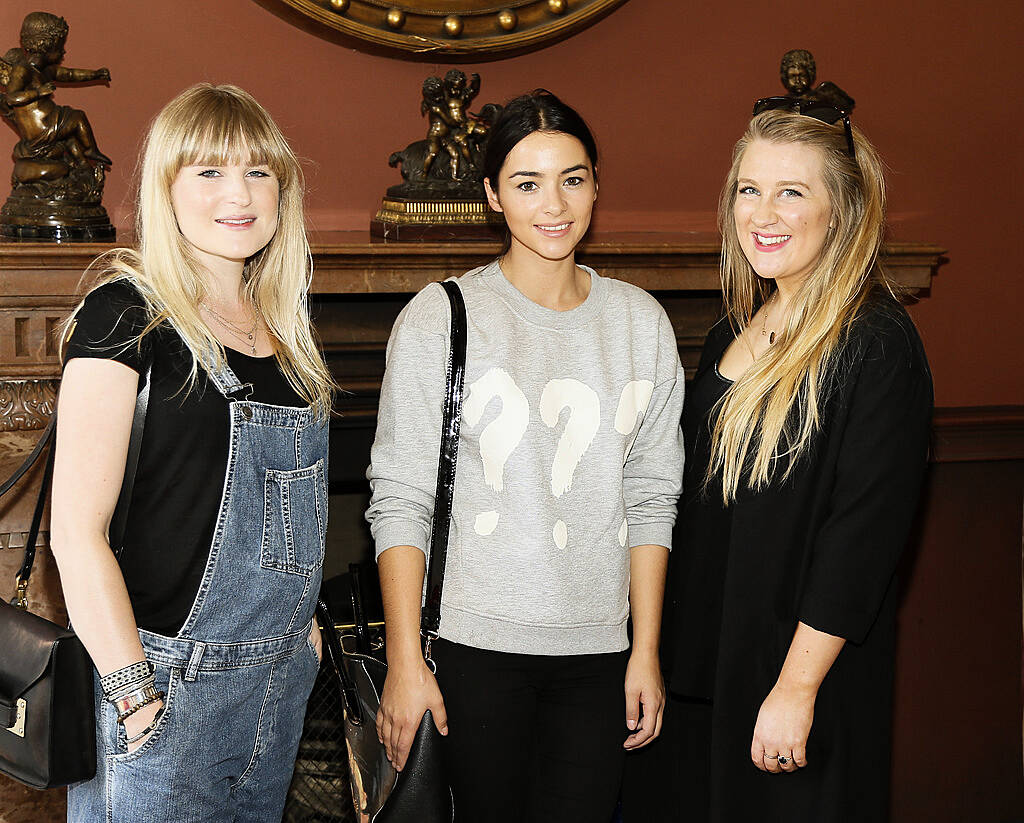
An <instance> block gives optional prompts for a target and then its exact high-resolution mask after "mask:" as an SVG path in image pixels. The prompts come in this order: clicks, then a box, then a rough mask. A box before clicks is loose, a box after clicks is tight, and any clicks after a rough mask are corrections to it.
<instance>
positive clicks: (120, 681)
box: [100, 660, 153, 697]
mask: <svg viewBox="0 0 1024 823" xmlns="http://www.w3.org/2000/svg"><path fill="white" fill-rule="evenodd" d="M152 675H153V666H152V665H151V664H150V662H149V661H148V660H140V661H139V662H138V663H132V664H131V665H130V666H125V667H124V668H121V669H118V670H117V671H116V672H111V673H110V674H106V675H104V676H103V677H101V678H100V687H101V688H102V689H103V693H104V694H105V695H107V696H108V697H109V696H110V695H112V694H114V693H115V692H121V691H124V689H125V688H126V687H128V686H132V685H134V684H136V683H141V682H142V681H144V680H145V679H146V678H148V677H151V676H152Z"/></svg>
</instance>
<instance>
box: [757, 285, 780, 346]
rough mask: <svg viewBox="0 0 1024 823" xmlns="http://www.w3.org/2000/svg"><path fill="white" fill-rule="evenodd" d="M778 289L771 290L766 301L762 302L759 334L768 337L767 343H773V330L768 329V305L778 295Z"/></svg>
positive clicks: (770, 344)
mask: <svg viewBox="0 0 1024 823" xmlns="http://www.w3.org/2000/svg"><path fill="white" fill-rule="evenodd" d="M778 294H779V293H778V291H774V292H772V296H771V297H769V298H768V301H767V302H766V303H765V304H764V318H763V319H762V321H761V336H762V337H767V338H768V345H769V346H774V345H775V331H774V330H773V331H771V332H769V331H768V307H769V306H770V305H771V304H772V303H774V302H775V298H776V297H777V296H778Z"/></svg>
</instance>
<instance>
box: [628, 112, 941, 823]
mask: <svg viewBox="0 0 1024 823" xmlns="http://www.w3.org/2000/svg"><path fill="white" fill-rule="evenodd" d="M821 114H822V112H821V111H820V110H819V109H816V110H815V112H814V115H813V116H808V114H801V113H797V112H793V111H789V110H766V111H763V112H762V113H760V114H758V115H757V116H755V117H754V119H753V120H752V121H751V122H750V125H749V126H748V128H747V131H746V133H745V134H744V136H743V137H742V139H741V140H740V141H739V143H737V145H736V149H735V152H734V154H733V164H732V168H731V169H730V171H729V175H728V177H727V179H726V183H725V186H724V189H723V193H722V198H721V204H720V212H719V214H720V225H721V231H722V236H723V251H722V281H723V283H722V285H723V292H724V298H725V308H726V316H725V317H724V318H723V319H722V320H721V321H720V322H719V323H718V324H717V325H716V326H715V327H714V328H712V329H711V331H710V333H709V334H708V337H707V341H706V343H705V347H704V352H703V355H702V358H701V362H700V366H699V368H698V371H697V375H696V378H695V380H694V382H693V385H692V387H691V389H690V391H689V392H688V396H687V401H686V408H685V411H684V414H683V431H684V437H685V440H686V444H687V463H686V466H687V469H686V480H685V484H684V485H685V491H684V498H683V501H681V502H682V504H683V505H681V515H680V526H679V529H680V531H679V532H678V533H677V537H676V540H677V545H678V546H679V548H678V549H677V553H676V554H675V555H674V556H673V561H672V568H671V570H670V574H669V583H668V588H667V594H666V614H667V616H666V634H667V640H666V643H665V647H664V648H665V651H666V652H667V655H666V657H667V664H668V668H669V669H670V676H669V678H668V689H669V692H670V695H671V699H670V701H669V706H668V707H667V708H666V733H665V738H666V739H665V740H664V741H663V742H662V744H661V754H662V755H663V756H670V757H669V759H671V761H672V763H673V769H674V772H673V789H672V790H671V798H670V807H671V811H670V812H668V813H666V812H665V810H664V809H660V810H659V811H657V812H651V813H650V814H648V815H646V816H645V815H644V814H642V813H640V812H639V811H638V810H637V811H636V813H637V814H640V816H639V817H634V816H632V815H631V812H633V811H634V809H630V808H629V806H628V805H627V815H626V819H627V820H633V819H643V820H650V821H654V820H659V819H664V820H677V819H684V818H682V817H680V816H679V815H681V814H685V815H686V817H685V819H687V820H693V821H700V820H709V821H717V822H719V823H724V822H725V821H730V823H731V821H737V820H766V821H767V820H771V821H775V820H784V821H786V823H838V821H850V820H858V821H868V820H870V821H881V820H885V819H886V817H887V814H888V779H889V738H890V710H891V705H890V704H891V681H892V673H893V648H894V638H895V621H896V605H897V587H896V586H895V585H894V584H893V579H894V572H895V569H896V565H897V561H898V559H899V557H900V553H901V551H902V549H903V545H904V543H905V542H906V540H907V536H908V533H909V530H910V525H911V520H912V517H913V513H914V508H915V505H916V502H917V498H918V494H919V491H920V487H921V481H922V478H923V475H924V469H925V464H926V458H927V449H928V434H929V420H930V415H931V409H932V386H931V377H930V373H929V370H928V363H927V360H926V358H925V354H924V350H923V348H922V346H921V341H920V339H919V337H918V335H917V332H916V331H915V329H914V326H913V324H912V323H911V321H910V319H909V317H908V316H907V313H906V312H905V311H904V309H903V308H902V307H901V306H900V304H899V303H898V302H897V300H896V299H895V298H894V296H893V290H892V288H891V287H890V285H889V283H888V281H887V280H886V277H885V275H884V273H883V272H882V270H881V269H880V267H879V265H878V263H877V255H878V251H879V247H880V244H881V239H882V232H883V221H884V206H885V189H884V182H883V178H882V166H881V162H880V160H879V158H878V155H877V154H876V152H875V150H874V148H873V147H872V146H871V145H870V144H869V143H868V142H867V140H866V139H865V138H864V137H863V135H862V134H861V133H860V132H859V131H858V130H857V129H852V128H851V127H850V126H849V125H848V119H847V118H845V117H844V113H843V112H839V111H835V112H833V114H834V116H833V117H826V118H825V119H826V120H828V121H829V122H823V120H822V119H819V118H820V115H821ZM851 150H852V152H851ZM663 799H664V795H663ZM659 815H665V816H659Z"/></svg>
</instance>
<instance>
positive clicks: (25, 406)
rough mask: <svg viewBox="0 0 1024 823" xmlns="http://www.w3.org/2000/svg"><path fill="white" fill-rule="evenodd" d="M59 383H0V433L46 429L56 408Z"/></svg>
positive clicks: (43, 381)
mask: <svg viewBox="0 0 1024 823" xmlns="http://www.w3.org/2000/svg"><path fill="white" fill-rule="evenodd" d="M58 384H59V381H58V380H54V379H48V380H0V432H11V431H37V430H39V429H44V428H46V424H47V423H48V422H49V420H50V416H51V415H52V414H53V412H54V409H55V408H56V407H57V386H58Z"/></svg>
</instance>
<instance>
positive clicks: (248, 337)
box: [202, 300, 260, 357]
mask: <svg viewBox="0 0 1024 823" xmlns="http://www.w3.org/2000/svg"><path fill="white" fill-rule="evenodd" d="M202 306H203V308H204V309H206V310H207V311H208V312H209V313H210V314H211V315H212V316H213V318H214V319H215V320H217V321H218V322H219V323H220V324H221V325H222V326H223V327H224V328H225V329H227V330H228V331H229V332H230V333H231V334H233V335H234V336H235V337H237V338H238V339H239V340H241V341H242V342H243V343H245V344H247V345H248V346H249V348H250V349H251V350H252V356H253V357H255V356H256V329H257V327H258V326H259V323H260V321H259V314H258V313H257V312H256V311H255V308H254V310H253V313H254V315H255V316H254V317H253V321H252V328H249V329H246V328H243V327H242V326H239V325H238V324H237V323H232V322H231V321H230V320H228V319H227V318H226V317H223V316H222V315H220V314H218V313H217V312H216V311H214V310H213V307H212V306H211V305H210V304H209V303H207V302H206V301H205V300H204V301H203V303H202Z"/></svg>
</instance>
